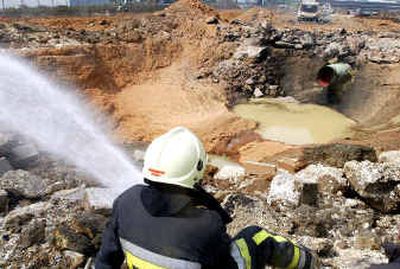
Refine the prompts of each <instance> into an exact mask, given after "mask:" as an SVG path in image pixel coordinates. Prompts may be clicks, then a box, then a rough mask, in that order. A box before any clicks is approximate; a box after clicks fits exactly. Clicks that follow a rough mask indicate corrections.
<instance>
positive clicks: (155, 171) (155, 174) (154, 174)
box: [149, 168, 165, 177]
mask: <svg viewBox="0 0 400 269" xmlns="http://www.w3.org/2000/svg"><path fill="white" fill-rule="evenodd" d="M149 171H150V173H151V174H152V175H153V176H156V177H159V176H162V175H164V174H165V172H164V171H160V170H157V169H153V168H149Z"/></svg>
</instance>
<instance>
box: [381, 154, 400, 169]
mask: <svg viewBox="0 0 400 269" xmlns="http://www.w3.org/2000/svg"><path fill="white" fill-rule="evenodd" d="M378 160H379V162H381V163H383V162H385V163H391V164H396V165H398V166H400V151H399V150H392V151H385V152H382V153H381V154H380V155H379V157H378Z"/></svg>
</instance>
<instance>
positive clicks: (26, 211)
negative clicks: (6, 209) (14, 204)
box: [3, 202, 50, 229]
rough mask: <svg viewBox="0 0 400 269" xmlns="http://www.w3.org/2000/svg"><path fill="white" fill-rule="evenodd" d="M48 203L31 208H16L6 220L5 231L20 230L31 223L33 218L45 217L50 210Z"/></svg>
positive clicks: (30, 206) (31, 206)
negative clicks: (25, 224)
mask: <svg viewBox="0 0 400 269" xmlns="http://www.w3.org/2000/svg"><path fill="white" fill-rule="evenodd" d="M49 207H50V204H49V203H48V202H39V203H36V204H31V205H29V206H25V207H20V208H16V209H14V210H13V211H11V212H10V213H8V215H7V216H6V218H5V219H4V224H3V226H4V228H5V229H18V228H20V227H21V225H23V224H24V223H26V222H28V221H30V220H31V219H32V218H34V217H35V218H38V217H43V215H44V213H45V212H46V211H47V210H48V209H49Z"/></svg>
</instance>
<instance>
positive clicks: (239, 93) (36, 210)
mask: <svg viewBox="0 0 400 269" xmlns="http://www.w3.org/2000/svg"><path fill="white" fill-rule="evenodd" d="M188 9H189V10H188ZM58 23H59V22H58ZM398 39H399V34H398V33H397V32H391V33H383V32H382V33H378V32H374V31H372V30H371V31H362V32H357V31H353V32H350V31H346V30H345V29H335V30H329V31H326V30H325V31H316V30H314V31H312V30H300V29H296V27H293V28H290V29H286V28H285V29H282V28H278V27H275V26H274V25H273V24H271V21H269V20H246V21H245V20H241V19H239V18H234V19H231V20H229V19H225V18H224V17H223V16H220V14H218V13H217V12H216V11H215V10H213V9H210V8H208V7H206V6H204V5H203V4H201V3H199V2H198V1H195V0H185V1H181V2H178V3H177V4H176V5H173V6H171V7H169V8H167V9H165V10H163V11H160V12H157V13H154V14H151V15H148V16H143V17H142V18H135V17H124V18H123V19H121V20H120V21H119V19H118V18H113V17H110V18H98V19H93V20H92V21H90V22H87V23H86V22H85V24H84V25H80V27H77V26H71V25H64V26H63V27H60V26H59V25H58V26H53V25H51V24H48V25H45V24H40V23H32V22H30V21H29V20H27V21H25V20H21V21H20V22H18V23H16V22H11V21H7V20H6V19H5V20H2V21H1V22H0V42H1V43H2V44H3V45H4V48H9V49H12V50H13V51H14V52H15V53H17V54H22V55H24V56H25V57H28V58H32V59H33V60H36V64H37V65H39V66H40V67H44V69H45V70H47V69H46V68H45V67H48V68H49V69H52V70H51V71H53V72H55V73H56V75H57V76H59V77H62V76H66V77H68V78H69V79H70V81H72V82H74V83H76V84H78V85H80V86H82V88H84V89H89V90H92V91H93V92H96V89H101V90H99V92H101V91H102V93H103V94H104V93H106V94H105V95H101V94H99V96H100V97H101V98H103V99H104V100H107V101H105V102H107V103H106V104H105V105H107V112H110V113H111V114H112V113H113V112H114V111H115V110H116V109H117V108H116V105H115V103H112V102H113V101H114V99H115V95H112V93H114V92H115V91H118V90H120V89H121V88H122V87H124V86H126V85H128V84H129V83H137V84H140V82H141V80H145V79H147V78H148V76H149V74H147V73H146V72H149V70H154V69H157V68H161V67H168V66H170V65H171V64H172V63H174V60H176V59H177V58H179V57H181V58H184V57H188V58H190V57H191V58H190V61H188V65H187V66H189V65H192V64H193V69H194V70H195V71H198V72H197V73H196V72H190V74H187V73H184V72H181V73H174V72H171V73H167V75H165V74H164V76H166V77H168V82H169V81H173V83H178V84H179V83H181V82H182V84H184V85H186V82H187V81H186V80H176V77H174V76H173V75H175V74H179V75H182V76H186V75H187V76H188V78H187V80H190V81H191V82H193V81H194V83H200V82H205V83H209V84H211V85H214V86H215V85H217V86H218V87H220V86H221V87H222V88H225V90H226V96H223V98H222V97H221V98H220V99H221V104H222V106H223V108H226V107H225V105H224V102H226V103H227V104H228V105H234V104H235V103H237V102H239V101H240V99H242V98H250V97H256V98H258V97H263V96H272V97H277V96H285V95H287V94H288V93H287V92H285V88H284V87H283V86H282V81H281V80H282V78H283V76H284V75H285V72H286V70H285V68H287V64H286V63H287V62H288V61H289V60H290V59H298V60H299V61H302V60H305V59H308V60H311V61H315V62H317V63H318V64H319V63H321V64H324V63H326V62H338V61H340V62H345V63H349V64H350V65H352V67H353V68H354V69H356V70H357V68H360V67H361V66H363V65H364V64H371V65H374V66H375V65H378V64H379V65H382V66H383V67H385V68H386V67H387V66H389V65H390V66H392V65H396V64H398V63H400V47H399V42H398ZM194 48H195V49H196V50H197V49H198V51H195V52H191V53H193V55H192V54H191V53H189V52H188V51H187V50H194ZM182 51H184V52H182ZM178 67H179V66H178ZM180 67H181V68H182V69H184V67H185V68H186V65H183V66H180ZM319 67H320V66H319ZM319 67H318V68H319ZM176 68H177V67H176ZM300 68H302V69H307V68H310V69H311V68H314V67H309V66H306V65H305V64H304V65H302V66H301V67H300ZM177 69H179V68H177ZM179 71H180V69H179ZM190 71H192V70H190ZM313 71H314V70H313ZM140 72H143V73H145V74H146V76H143V77H140V76H138V75H137V74H138V73H140ZM188 73H189V72H188ZM310 73H315V72H311V71H310ZM170 74H173V75H170ZM59 77H57V78H59ZM150 77H151V75H150ZM137 78H140V79H137ZM154 78H155V79H154V80H156V79H157V77H156V76H155V77H154ZM185 79H186V78H185ZM200 80H204V81H200ZM81 84H82V85H81ZM89 90H88V91H89ZM145 90H146V93H147V90H148V88H145ZM157 90H159V89H157ZM197 90H198V89H196V88H189V89H186V88H185V89H184V91H185V93H186V91H188V92H190V93H192V92H193V93H195V92H196V91H197ZM150 92H151V91H150ZM205 92H206V91H204V94H205ZM207 92H208V88H207ZM202 94H203V92H202ZM213 94H214V93H213ZM385 94H386V93H385ZM221 95H222V94H221ZM95 96H96V97H98V96H97V95H95ZM172 96H174V95H172ZM177 96H180V95H177ZM215 96H217V94H216V95H215ZM215 96H214V95H212V99H213V100H214V99H216V98H215ZM225 97H226V98H225ZM218 98H219V97H218ZM177 99H178V98H177ZM140 100H141V99H140ZM188 100H189V101H191V100H190V98H188ZM204 100H208V99H203V98H202V99H200V101H201V102H200V101H199V102H194V104H196V105H200V103H205V101H204ZM96 101H97V100H96ZM152 102H154V100H152ZM160 103H161V104H162V103H163V102H162V100H160ZM190 104H192V102H190ZM129 105H130V104H129ZM362 105H363V106H364V105H365V104H362ZM367 109H370V108H369V107H367ZM210 110H212V109H210ZM211 112H212V113H214V111H211ZM217 112H218V111H217ZM168 113H169V111H168ZM218 113H219V112H218ZM218 113H216V114H218ZM227 113H228V112H227ZM229 113H230V112H229ZM172 114H177V115H180V114H179V113H171V115H172ZM163 115H168V114H163ZM190 115H194V116H191V117H192V118H194V117H199V116H198V115H200V114H195V113H193V114H190ZM396 115H397V114H396ZM135 117H136V118H140V117H138V116H137V115H134V116H132V115H128V116H126V117H125V118H124V119H126V118H135ZM201 117H203V115H201ZM118 120H120V121H118V123H117V124H118V125H120V124H121V122H122V120H123V119H118ZM140 120H143V119H140ZM144 121H145V122H144V123H143V122H142V121H140V122H141V124H138V126H139V128H141V129H143V130H142V131H143V132H146V131H148V130H147V126H148V125H150V123H149V122H150V121H151V120H150V119H147V118H145V119H144ZM190 121H191V119H190V120H188V122H190ZM215 122H216V125H217V124H220V122H221V121H211V123H212V124H214V123H215ZM232 122H233V123H234V121H233V120H230V121H228V124H230V126H229V128H228V127H227V125H223V124H221V125H222V127H221V126H218V127H221V128H223V129H226V133H223V134H222V135H220V136H225V137H227V139H226V140H227V141H228V142H227V143H226V145H225V146H224V147H226V148H228V147H235V143H236V142H235V139H230V138H231V137H233V138H235V136H234V135H231V134H230V133H231V132H233V131H232V130H234V129H235V126H234V125H233V124H232ZM204 123H207V124H209V122H208V119H204V122H201V124H202V125H206V124H204ZM135 126H136V124H135ZM249 126H250V125H249ZM251 126H253V127H252V128H253V129H254V128H255V124H253V125H251ZM157 127H158V126H157ZM161 129H162V128H161V127H160V129H157V133H158V132H161ZM248 129H250V127H249V128H248ZM246 131H248V130H246ZM209 132H210V133H217V131H216V130H214V129H211V131H209ZM204 133H205V132H204ZM244 133H245V132H244ZM152 135H154V133H153V134H152ZM217 135H218V134H216V135H215V136H217ZM142 137H147V138H148V136H144V135H143V136H140V138H142ZM252 137H253V136H252ZM214 138H215V137H214ZM214 138H213V139H214ZM254 139H255V138H249V140H248V142H251V141H254ZM256 139H261V138H256ZM143 140H144V139H143ZM214 140H216V139H214ZM236 140H239V138H238V139H236ZM216 141H217V140H216ZM246 141H247V140H246ZM221 147H223V146H221ZM128 150H132V151H134V152H133V154H132V155H133V156H132V158H133V159H134V161H138V162H139V163H140V162H142V161H143V151H140V150H137V148H136V149H135V148H132V149H131V148H130V149H128ZM223 152H225V151H223ZM238 154H239V153H238ZM282 154H283V153H282ZM276 158H277V160H276V162H271V163H270V162H269V160H268V158H267V157H265V158H264V157H263V156H260V158H259V159H258V160H257V162H255V161H254V162H253V161H246V162H245V163H241V164H240V165H229V166H228V165H226V166H223V167H211V166H209V167H208V170H207V177H206V179H205V189H206V190H207V191H209V192H211V193H212V194H213V195H214V196H215V197H216V198H217V199H218V200H220V201H221V202H222V204H223V206H224V207H225V208H226V210H227V211H228V212H230V213H231V214H232V216H233V219H234V222H233V223H232V224H230V226H229V233H230V234H231V235H234V234H236V233H237V232H238V231H239V230H240V229H242V228H244V227H245V226H246V225H254V224H256V225H260V226H263V227H265V228H266V229H268V230H270V231H271V232H274V233H279V234H283V235H286V236H288V237H289V238H291V239H293V240H295V241H298V242H300V243H303V244H304V245H306V246H307V247H309V248H311V249H313V250H315V251H316V252H317V253H318V255H319V256H320V257H321V258H322V262H323V265H324V266H326V267H327V268H367V267H368V265H369V264H371V263H379V262H385V261H387V259H386V257H385V256H384V254H383V252H382V251H381V245H382V243H383V242H384V241H385V240H388V241H395V238H397V237H398V234H399V230H400V227H399V224H400V216H399V214H398V213H399V205H400V180H399V178H400V165H399V164H400V151H398V149H397V150H393V151H388V152H383V153H381V154H380V155H377V152H376V151H375V149H374V148H371V147H366V146H358V145H350V144H346V145H345V144H338V143H332V144H327V145H320V146H316V147H312V148H306V149H304V156H303V159H295V158H291V157H290V156H283V155H279V154H277V157H276ZM113 198H114V197H113V196H112V193H110V192H109V190H107V189H102V188H100V187H99V186H97V185H96V184H94V183H93V181H92V180H91V179H90V178H89V177H87V176H86V175H84V174H82V173H81V172H80V171H76V169H75V168H74V167H70V166H68V165H65V164H64V163H63V162H61V161H59V160H55V159H54V157H53V156H47V155H46V154H45V153H43V152H39V151H38V149H37V148H36V146H35V145H34V144H33V143H31V142H30V141H28V140H26V139H24V138H21V137H18V136H14V135H9V134H8V133H7V134H6V133H0V267H1V268H3V267H5V268H88V267H86V266H89V265H90V264H91V263H92V261H93V257H94V256H95V253H96V252H97V250H98V248H99V245H100V241H101V233H102V231H103V229H104V226H105V224H106V221H107V217H108V216H109V214H110V210H111V205H112V199H113Z"/></svg>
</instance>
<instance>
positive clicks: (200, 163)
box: [143, 127, 207, 189]
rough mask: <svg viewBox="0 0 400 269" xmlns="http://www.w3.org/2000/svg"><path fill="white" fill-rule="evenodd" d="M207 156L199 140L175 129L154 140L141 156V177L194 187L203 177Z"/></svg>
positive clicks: (186, 132) (179, 128)
mask: <svg viewBox="0 0 400 269" xmlns="http://www.w3.org/2000/svg"><path fill="white" fill-rule="evenodd" d="M206 162H207V154H206V152H205V150H204V147H203V144H202V143H201V141H200V139H199V138H198V137H197V136H196V135H195V134H193V133H192V132H191V131H190V130H188V129H186V128H184V127H176V128H174V129H172V130H170V131H169V132H167V133H165V134H163V135H162V136H160V137H158V138H156V139H154V140H153V142H152V143H151V144H150V146H149V147H148V148H147V151H146V154H145V157H144V166H143V176H144V178H146V179H148V180H150V181H154V182H161V183H166V184H173V185H178V186H182V187H185V188H191V189H193V188H194V185H195V184H196V183H198V182H199V181H200V180H201V179H202V178H203V174H204V170H205V166H206Z"/></svg>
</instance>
